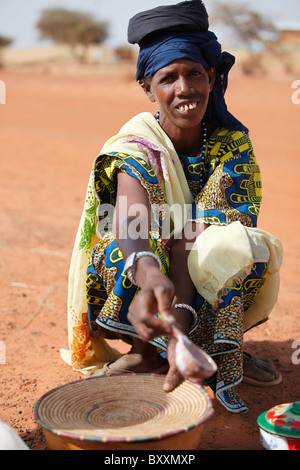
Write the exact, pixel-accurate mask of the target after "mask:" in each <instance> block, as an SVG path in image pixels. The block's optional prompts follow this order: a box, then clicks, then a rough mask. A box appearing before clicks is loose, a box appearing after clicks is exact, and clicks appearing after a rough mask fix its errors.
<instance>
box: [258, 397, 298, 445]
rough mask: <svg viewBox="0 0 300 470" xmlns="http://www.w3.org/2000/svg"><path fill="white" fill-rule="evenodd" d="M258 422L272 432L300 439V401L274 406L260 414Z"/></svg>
mask: <svg viewBox="0 0 300 470" xmlns="http://www.w3.org/2000/svg"><path fill="white" fill-rule="evenodd" d="M257 423H258V425H259V426H260V427H261V428H262V429H264V430H265V431H268V432H270V433H272V434H277V435H279V436H285V437H291V438H292V439H300V401H296V402H295V403H284V404H283V405H277V406H274V407H273V408H271V409H270V410H269V411H265V412H264V413H262V414H261V415H259V417H258V419H257Z"/></svg>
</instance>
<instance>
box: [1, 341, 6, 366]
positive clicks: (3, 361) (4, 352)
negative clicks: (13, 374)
mask: <svg viewBox="0 0 300 470" xmlns="http://www.w3.org/2000/svg"><path fill="white" fill-rule="evenodd" d="M0 364H6V348H5V343H4V341H0Z"/></svg>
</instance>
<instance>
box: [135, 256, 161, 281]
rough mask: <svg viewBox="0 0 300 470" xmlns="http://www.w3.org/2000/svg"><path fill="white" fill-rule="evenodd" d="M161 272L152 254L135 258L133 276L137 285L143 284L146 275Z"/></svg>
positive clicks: (159, 265) (155, 274)
mask: <svg viewBox="0 0 300 470" xmlns="http://www.w3.org/2000/svg"><path fill="white" fill-rule="evenodd" d="M158 271H159V273H161V264H160V263H159V262H158V261H157V260H156V259H155V258H154V257H152V256H146V255H145V256H141V257H139V258H138V259H137V262H136V267H135V273H134V277H135V280H136V283H137V285H138V286H140V287H141V286H143V285H144V284H145V282H146V280H147V278H148V277H150V276H152V275H154V276H157V274H158Z"/></svg>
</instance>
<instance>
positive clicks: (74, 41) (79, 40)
mask: <svg viewBox="0 0 300 470" xmlns="http://www.w3.org/2000/svg"><path fill="white" fill-rule="evenodd" d="M36 26H37V29H38V30H39V31H40V36H41V39H51V40H52V41H54V42H55V43H57V44H66V45H68V46H70V48H71V52H72V54H73V55H74V53H75V48H76V46H78V45H80V46H83V49H84V55H83V58H86V53H87V49H88V47H89V46H90V45H96V44H101V43H102V42H103V41H104V40H105V39H106V38H107V36H108V24H107V23H106V22H100V21H95V20H94V19H93V17H92V16H91V15H89V14H87V13H83V12H79V11H71V10H66V9H64V8H50V9H46V10H43V11H42V13H41V17H40V19H39V21H38V23H37V25H36Z"/></svg>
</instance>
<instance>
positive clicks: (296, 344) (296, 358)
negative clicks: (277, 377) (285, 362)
mask: <svg viewBox="0 0 300 470" xmlns="http://www.w3.org/2000/svg"><path fill="white" fill-rule="evenodd" d="M292 349H295V350H296V351H295V352H293V354H292V363H293V364H295V365H299V364H300V340H295V341H293V343H292Z"/></svg>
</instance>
